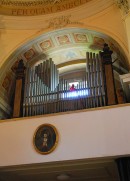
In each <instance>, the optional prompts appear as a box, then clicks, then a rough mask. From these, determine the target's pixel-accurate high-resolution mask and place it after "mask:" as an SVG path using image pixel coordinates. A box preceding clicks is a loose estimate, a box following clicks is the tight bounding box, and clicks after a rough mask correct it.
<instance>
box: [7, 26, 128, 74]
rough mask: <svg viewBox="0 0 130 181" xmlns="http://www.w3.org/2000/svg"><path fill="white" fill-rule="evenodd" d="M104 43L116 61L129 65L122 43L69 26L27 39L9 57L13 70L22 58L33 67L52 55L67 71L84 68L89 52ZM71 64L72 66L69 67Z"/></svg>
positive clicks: (62, 68)
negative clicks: (122, 49) (107, 45)
mask: <svg viewBox="0 0 130 181" xmlns="http://www.w3.org/2000/svg"><path fill="white" fill-rule="evenodd" d="M104 43H107V44H109V46H110V48H111V49H112V50H113V60H115V59H117V58H118V60H119V61H120V62H121V63H122V67H123V68H126V66H125V58H124V55H123V53H122V51H121V48H120V47H119V45H118V44H117V43H116V42H115V41H114V40H113V39H112V38H110V37H109V36H107V35H104V34H101V33H98V32H95V31H90V30H87V29H80V28H66V29H60V30H55V31H51V32H49V33H45V34H42V35H40V36H39V37H37V38H35V39H33V40H31V41H29V42H27V43H26V44H24V45H23V46H22V47H19V48H18V49H17V50H16V51H15V52H13V54H12V55H11V56H10V57H9V60H8V62H9V65H10V68H11V70H13V69H14V67H15V66H16V65H15V64H17V62H18V60H20V59H23V60H24V63H25V64H30V65H31V66H33V65H35V64H38V63H40V62H41V61H43V60H46V59H49V58H52V60H53V61H54V63H55V64H56V65H57V67H58V68H59V70H60V73H65V72H67V71H68V70H69V71H72V70H75V69H76V68H78V69H82V68H83V67H84V63H85V62H84V61H85V59H86V52H93V53H99V51H102V49H103V45H104ZM68 66H69V67H68Z"/></svg>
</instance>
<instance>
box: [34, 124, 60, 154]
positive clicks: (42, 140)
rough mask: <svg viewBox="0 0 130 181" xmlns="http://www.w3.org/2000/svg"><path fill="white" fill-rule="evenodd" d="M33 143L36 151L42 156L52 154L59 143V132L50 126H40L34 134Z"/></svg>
mask: <svg viewBox="0 0 130 181" xmlns="http://www.w3.org/2000/svg"><path fill="white" fill-rule="evenodd" d="M33 143H34V146H35V149H36V151H38V152H39V153H41V154H48V153H51V152H52V151H53V150H54V149H55V148H56V145H57V143H58V132H57V130H56V128H55V127H54V126H52V125H50V124H43V125H41V126H39V127H38V128H37V130H36V132H35V134H34V139H33Z"/></svg>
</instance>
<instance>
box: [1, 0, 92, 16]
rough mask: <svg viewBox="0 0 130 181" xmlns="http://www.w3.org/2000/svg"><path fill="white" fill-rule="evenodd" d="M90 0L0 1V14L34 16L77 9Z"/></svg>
mask: <svg viewBox="0 0 130 181" xmlns="http://www.w3.org/2000/svg"><path fill="white" fill-rule="evenodd" d="M89 1H91V0H1V1H0V14H6V15H13V16H36V15H45V14H51V13H56V12H57V13H58V12H61V11H65V10H69V9H72V8H76V7H79V6H81V5H83V4H85V3H87V2H89Z"/></svg>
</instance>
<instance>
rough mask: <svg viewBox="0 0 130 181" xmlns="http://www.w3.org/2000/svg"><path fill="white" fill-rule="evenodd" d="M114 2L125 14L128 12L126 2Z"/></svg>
mask: <svg viewBox="0 0 130 181" xmlns="http://www.w3.org/2000/svg"><path fill="white" fill-rule="evenodd" d="M115 2H116V4H117V5H118V7H119V8H120V9H122V10H123V12H124V13H125V14H127V13H128V12H129V8H130V7H129V3H128V0H115Z"/></svg>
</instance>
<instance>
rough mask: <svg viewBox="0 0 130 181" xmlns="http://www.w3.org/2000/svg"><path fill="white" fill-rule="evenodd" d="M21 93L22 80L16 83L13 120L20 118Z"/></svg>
mask: <svg viewBox="0 0 130 181" xmlns="http://www.w3.org/2000/svg"><path fill="white" fill-rule="evenodd" d="M21 91H22V79H18V80H17V81H16V92H15V99H14V112H13V117H14V118H16V117H19V116H20V107H21Z"/></svg>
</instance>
